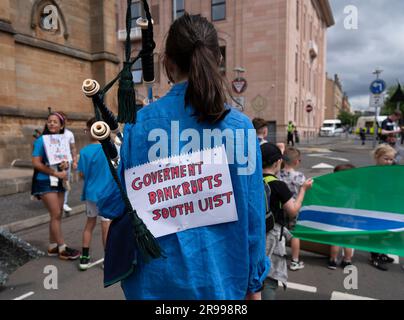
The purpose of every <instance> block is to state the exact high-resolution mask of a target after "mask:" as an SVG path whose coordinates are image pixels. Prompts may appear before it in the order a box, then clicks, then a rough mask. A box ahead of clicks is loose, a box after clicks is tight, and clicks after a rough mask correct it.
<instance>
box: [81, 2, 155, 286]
mask: <svg viewBox="0 0 404 320" xmlns="http://www.w3.org/2000/svg"><path fill="white" fill-rule="evenodd" d="M142 2H143V6H144V11H145V13H146V18H143V17H140V18H139V19H138V20H137V21H136V22H137V25H138V26H139V27H140V28H141V31H142V50H141V51H140V53H139V54H138V56H137V57H136V58H134V59H133V60H131V59H130V54H131V40H130V32H131V20H132V15H131V5H132V0H128V1H127V4H128V8H127V12H126V43H125V62H124V63H123V69H122V70H121V72H120V73H119V74H118V75H117V77H116V78H115V79H113V80H112V81H111V82H110V83H108V84H107V85H106V86H105V88H103V89H101V88H100V85H99V83H98V82H97V81H95V80H91V79H87V80H85V81H84V82H83V86H82V90H83V92H84V94H85V95H86V96H87V97H90V98H92V101H93V105H94V112H95V117H96V120H97V122H96V123H94V125H93V126H92V127H91V135H92V136H93V137H94V138H95V139H97V140H99V141H100V143H101V145H102V149H103V151H104V153H105V156H106V157H107V159H108V164H109V168H110V171H111V174H112V176H113V178H114V180H115V182H116V184H117V186H118V189H119V193H120V196H121V198H122V200H123V202H124V204H125V211H126V212H125V214H123V215H121V216H120V217H118V218H116V219H114V220H113V221H112V223H111V226H110V229H109V233H108V240H107V245H106V252H105V261H104V286H109V285H112V284H114V283H116V282H118V281H121V280H123V279H125V278H126V277H128V276H129V275H130V274H131V273H132V272H133V271H134V268H135V266H136V264H137V263H138V259H137V253H138V252H139V253H140V256H141V257H142V261H144V262H148V261H150V259H156V258H159V257H162V251H161V249H160V247H159V244H158V243H157V241H156V239H155V238H154V236H153V235H152V233H151V232H150V231H149V230H148V228H147V227H146V225H145V224H144V222H143V221H142V219H141V218H140V217H139V216H138V215H137V212H136V210H134V209H133V207H132V205H131V203H130V201H129V198H128V195H127V193H126V190H125V188H124V186H123V185H122V183H121V181H120V179H119V176H118V173H117V164H118V158H119V156H118V152H117V149H116V147H115V144H114V143H113V141H112V140H111V133H114V134H116V136H117V138H118V140H119V141H120V142H121V143H122V142H123V139H124V137H122V135H121V133H120V132H119V125H118V123H131V124H134V123H136V112H137V111H136V95H135V90H134V83H133V76H132V72H131V67H132V65H133V64H134V63H135V62H136V61H138V59H141V60H142V68H143V80H144V83H145V85H146V87H147V89H148V97H147V101H146V102H148V103H149V102H152V101H153V83H154V59H153V51H154V49H155V47H156V45H155V42H154V39H153V21H152V17H151V14H150V8H149V6H148V3H147V0H142ZM118 79H119V88H118V117H117V118H116V117H115V115H114V114H113V113H112V112H111V111H110V110H109V109H108V107H107V106H106V105H105V103H104V97H105V94H106V93H107V91H108V90H109V89H110V88H111V87H112V86H113V85H114V83H115V82H116V81H117V80H118Z"/></svg>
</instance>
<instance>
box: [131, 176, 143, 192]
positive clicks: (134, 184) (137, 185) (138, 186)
mask: <svg viewBox="0 0 404 320" xmlns="http://www.w3.org/2000/svg"><path fill="white" fill-rule="evenodd" d="M139 180H140V178H139V177H138V178H136V179H135V180H133V181H132V189H133V190H135V191H138V190H140V189H142V182H140V183H137V182H138V181H139Z"/></svg>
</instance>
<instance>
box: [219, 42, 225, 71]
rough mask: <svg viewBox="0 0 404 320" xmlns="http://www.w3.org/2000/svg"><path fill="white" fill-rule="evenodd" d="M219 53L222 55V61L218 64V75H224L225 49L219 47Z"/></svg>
mask: <svg viewBox="0 0 404 320" xmlns="http://www.w3.org/2000/svg"><path fill="white" fill-rule="evenodd" d="M220 53H221V55H222V60H221V62H220V73H221V74H222V75H223V76H225V75H226V47H220Z"/></svg>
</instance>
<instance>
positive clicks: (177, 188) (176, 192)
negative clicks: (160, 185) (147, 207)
mask: <svg viewBox="0 0 404 320" xmlns="http://www.w3.org/2000/svg"><path fill="white" fill-rule="evenodd" d="M172 188H173V196H174V199H177V198H178V197H181V193H180V188H181V185H179V186H173V187H172Z"/></svg>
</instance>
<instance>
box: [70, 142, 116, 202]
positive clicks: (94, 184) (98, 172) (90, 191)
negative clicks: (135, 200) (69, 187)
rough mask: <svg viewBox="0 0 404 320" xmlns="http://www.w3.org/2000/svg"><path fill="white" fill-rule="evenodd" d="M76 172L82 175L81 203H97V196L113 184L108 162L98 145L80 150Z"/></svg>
mask: <svg viewBox="0 0 404 320" xmlns="http://www.w3.org/2000/svg"><path fill="white" fill-rule="evenodd" d="M77 170H78V171H79V172H81V173H83V175H84V185H83V192H82V194H81V200H82V201H86V200H89V201H92V202H95V203H97V201H98V198H99V194H101V193H103V192H104V191H105V190H106V189H107V188H110V187H111V185H112V184H115V182H114V181H113V180H112V175H111V173H110V171H109V166H108V160H107V158H106V156H105V154H104V152H103V150H102V146H101V144H99V143H96V144H89V145H88V146H86V147H84V148H83V149H81V151H80V160H79V163H78V167H77Z"/></svg>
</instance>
